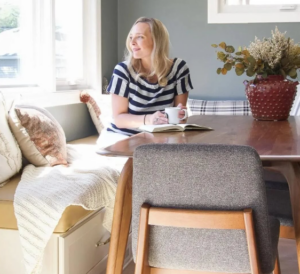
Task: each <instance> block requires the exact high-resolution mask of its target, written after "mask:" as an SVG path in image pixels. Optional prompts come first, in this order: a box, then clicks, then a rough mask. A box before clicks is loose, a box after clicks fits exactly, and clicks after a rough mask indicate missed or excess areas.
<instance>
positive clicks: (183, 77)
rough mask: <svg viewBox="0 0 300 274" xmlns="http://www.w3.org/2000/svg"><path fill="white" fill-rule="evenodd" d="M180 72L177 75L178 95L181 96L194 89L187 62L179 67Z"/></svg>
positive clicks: (183, 62)
mask: <svg viewBox="0 0 300 274" xmlns="http://www.w3.org/2000/svg"><path fill="white" fill-rule="evenodd" d="M178 67H179V71H178V73H177V75H176V95H181V94H184V93H186V92H189V91H191V90H192V89H193V85H192V81H191V76H190V70H189V68H188V66H187V64H186V62H185V61H183V60H182V61H181V62H180V64H179V65H178Z"/></svg>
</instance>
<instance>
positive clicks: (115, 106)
mask: <svg viewBox="0 0 300 274" xmlns="http://www.w3.org/2000/svg"><path fill="white" fill-rule="evenodd" d="M111 96H112V98H111V99H112V100H111V101H112V114H113V119H114V124H115V125H116V126H117V127H118V128H138V127H139V126H141V125H143V124H144V119H145V124H146V125H157V124H167V123H168V119H167V118H166V117H165V114H164V113H162V112H160V111H156V112H155V113H153V114H147V115H146V117H145V115H134V114H129V113H128V104H129V100H128V98H125V97H121V96H119V95H116V94H111Z"/></svg>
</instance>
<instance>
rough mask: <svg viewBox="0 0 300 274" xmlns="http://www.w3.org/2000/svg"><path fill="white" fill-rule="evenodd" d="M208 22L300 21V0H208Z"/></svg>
mask: <svg viewBox="0 0 300 274" xmlns="http://www.w3.org/2000/svg"><path fill="white" fill-rule="evenodd" d="M207 3H208V23H267V22H268V23H269V22H300V0H272V1H270V0H207Z"/></svg>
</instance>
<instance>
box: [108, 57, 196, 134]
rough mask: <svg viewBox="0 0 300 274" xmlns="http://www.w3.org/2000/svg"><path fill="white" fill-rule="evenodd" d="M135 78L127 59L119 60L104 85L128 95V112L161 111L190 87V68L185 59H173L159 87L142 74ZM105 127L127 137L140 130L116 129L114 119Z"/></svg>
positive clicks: (147, 112)
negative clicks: (163, 84) (165, 80)
mask: <svg viewBox="0 0 300 274" xmlns="http://www.w3.org/2000/svg"><path fill="white" fill-rule="evenodd" d="M135 79H136V72H135V71H134V69H133V67H132V66H129V65H128V63H127V62H126V61H125V62H121V63H119V64H117V65H116V67H115V69H114V72H113V75H112V78H111V80H110V83H109V85H108V88H107V91H108V92H110V93H114V94H117V95H119V96H122V97H125V98H128V100H129V103H128V113H130V114H134V115H145V114H152V113H154V112H156V111H158V110H159V111H163V110H164V109H165V108H166V107H172V106H174V99H175V96H177V95H181V94H183V93H186V92H189V91H190V90H192V89H193V86H192V82H191V78H190V71H189V68H188V66H187V65H186V62H185V61H184V60H182V59H179V58H175V59H174V61H173V65H172V67H171V69H170V72H169V74H168V75H167V80H168V83H167V85H166V86H165V87H161V86H159V85H158V83H149V82H148V81H147V80H146V79H144V78H141V77H139V78H138V80H135ZM107 130H108V131H113V132H116V133H121V134H125V135H128V136H131V135H133V134H136V133H139V132H140V131H139V130H138V129H133V128H118V127H117V126H116V125H115V124H114V123H113V122H112V123H111V124H110V125H109V126H108V128H107Z"/></svg>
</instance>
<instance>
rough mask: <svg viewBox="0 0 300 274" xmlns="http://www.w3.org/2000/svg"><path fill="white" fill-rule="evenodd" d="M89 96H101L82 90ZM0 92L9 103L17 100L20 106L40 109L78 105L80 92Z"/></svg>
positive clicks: (8, 90)
mask: <svg viewBox="0 0 300 274" xmlns="http://www.w3.org/2000/svg"><path fill="white" fill-rule="evenodd" d="M84 90H86V91H88V92H89V93H90V94H91V96H93V97H98V96H101V94H100V92H97V91H95V90H91V89H84ZM0 91H1V92H2V93H3V95H4V98H5V100H6V101H7V102H8V103H10V102H12V101H13V100H18V101H19V102H20V103H22V104H34V105H39V106H42V107H52V106H61V105H71V104H78V103H80V98H79V95H80V91H81V90H61V91H57V92H41V91H40V89H38V88H34V87H33V88H32V87H31V88H26V89H24V88H22V89H18V88H16V89H5V88H2V89H0Z"/></svg>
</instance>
